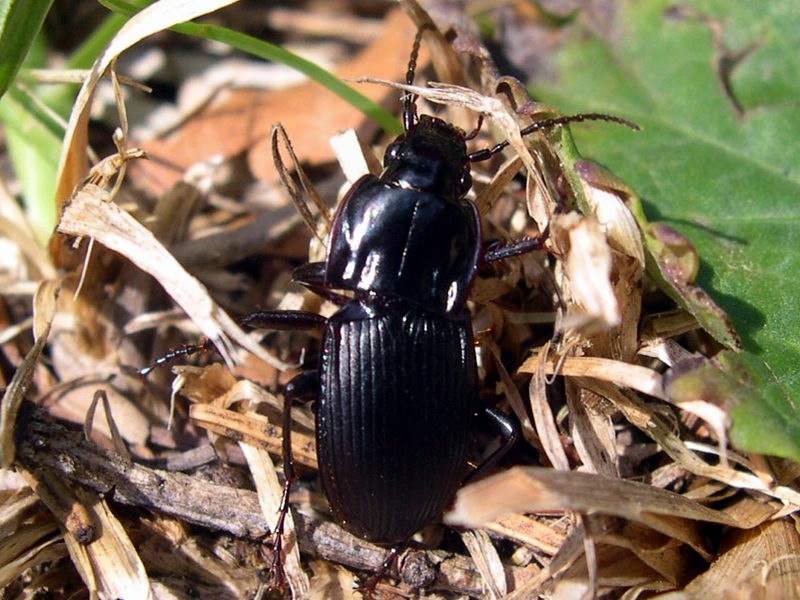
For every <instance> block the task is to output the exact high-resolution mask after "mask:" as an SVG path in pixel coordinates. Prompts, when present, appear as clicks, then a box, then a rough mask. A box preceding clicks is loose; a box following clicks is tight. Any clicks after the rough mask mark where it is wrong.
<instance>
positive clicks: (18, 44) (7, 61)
mask: <svg viewBox="0 0 800 600" xmlns="http://www.w3.org/2000/svg"><path fill="white" fill-rule="evenodd" d="M52 3H53V0H0V56H1V57H2V60H0V97H2V96H3V94H5V93H6V90H7V89H8V87H9V86H10V85H11V82H12V81H14V77H16V75H17V72H18V71H19V68H20V67H21V66H22V63H23V61H24V60H25V57H26V56H27V55H28V50H29V49H30V47H31V44H33V40H35V39H36V36H37V34H38V33H39V29H40V28H41V27H42V23H43V22H44V18H45V16H47V11H48V10H50V5H51V4H52Z"/></svg>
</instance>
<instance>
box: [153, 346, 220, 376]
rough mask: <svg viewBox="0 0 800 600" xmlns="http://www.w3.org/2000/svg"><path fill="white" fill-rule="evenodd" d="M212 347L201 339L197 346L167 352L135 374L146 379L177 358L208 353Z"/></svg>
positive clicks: (179, 347)
mask: <svg viewBox="0 0 800 600" xmlns="http://www.w3.org/2000/svg"><path fill="white" fill-rule="evenodd" d="M213 347H214V345H213V344H212V343H211V340H210V339H208V338H203V339H202V340H200V342H198V343H197V344H183V345H182V346H178V347H177V348H172V349H171V350H167V351H166V352H165V353H164V354H162V355H161V356H159V357H158V358H156V359H155V360H154V361H153V362H151V363H150V364H149V365H147V366H146V367H142V368H141V369H139V370H138V371H137V372H138V373H139V375H140V376H142V377H147V376H148V375H150V373H152V372H153V371H154V370H156V369H158V368H159V367H163V366H164V365H166V364H169V363H171V362H172V361H174V360H176V359H178V358H183V357H186V356H191V355H192V354H198V353H200V352H208V351H209V350H211V349H213Z"/></svg>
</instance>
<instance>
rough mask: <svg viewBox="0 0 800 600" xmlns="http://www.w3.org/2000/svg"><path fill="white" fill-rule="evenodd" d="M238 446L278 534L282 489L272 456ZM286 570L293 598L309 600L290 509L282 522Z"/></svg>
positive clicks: (252, 447) (259, 450) (307, 582)
mask: <svg viewBox="0 0 800 600" xmlns="http://www.w3.org/2000/svg"><path fill="white" fill-rule="evenodd" d="M239 447H240V448H241V449H242V452H244V456H245V458H246V459H247V465H248V467H250V475H251V476H252V478H253V481H254V482H255V484H256V492H257V493H258V503H259V505H260V506H261V512H262V513H263V514H264V520H265V521H266V522H267V523H268V524H269V529H270V531H275V527H276V524H277V522H278V512H279V509H280V505H281V496H282V494H283V486H282V485H281V483H280V481H278V472H277V471H276V470H275V464H274V463H273V462H272V459H271V458H270V456H269V454H267V452H266V451H265V450H262V449H261V448H256V447H255V446H250V445H249V444H245V443H240V444H239ZM282 554H283V561H284V562H283V567H284V570H285V573H286V580H287V581H288V583H289V588H290V589H291V590H292V597H293V598H298V599H302V598H306V597H307V596H308V594H309V591H310V589H311V586H310V584H309V581H308V577H307V576H306V574H305V573H304V572H303V566H302V564H301V563H300V547H299V546H298V544H297V531H296V530H295V526H294V519H293V518H292V512H291V510H290V511H288V512H287V513H286V518H285V519H284V522H283V548H282Z"/></svg>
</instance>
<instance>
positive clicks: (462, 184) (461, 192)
mask: <svg viewBox="0 0 800 600" xmlns="http://www.w3.org/2000/svg"><path fill="white" fill-rule="evenodd" d="M471 187H472V175H470V174H469V169H464V171H463V172H462V173H461V179H459V181H458V196H459V197H460V198H463V197H464V196H466V195H467V192H469V189H470V188H471Z"/></svg>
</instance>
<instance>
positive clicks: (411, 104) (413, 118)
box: [403, 23, 433, 131]
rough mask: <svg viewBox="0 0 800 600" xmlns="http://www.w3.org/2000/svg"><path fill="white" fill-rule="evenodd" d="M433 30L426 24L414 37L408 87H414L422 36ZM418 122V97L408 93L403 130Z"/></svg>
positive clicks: (404, 101)
mask: <svg viewBox="0 0 800 600" xmlns="http://www.w3.org/2000/svg"><path fill="white" fill-rule="evenodd" d="M429 29H433V26H432V25H430V24H429V23H425V24H424V25H422V26H421V27H420V28H419V29H417V35H416V36H414V45H413V46H412V47H411V58H409V60H408V71H406V85H414V73H415V72H416V70H417V57H418V56H419V47H420V44H421V43H422V34H423V33H425V32H426V31H427V30H429ZM416 122H417V95H416V94H411V93H408V92H406V96H405V99H404V100H403V128H404V129H405V130H406V131H408V130H409V129H411V128H412V127H413V126H414V123H416Z"/></svg>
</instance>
